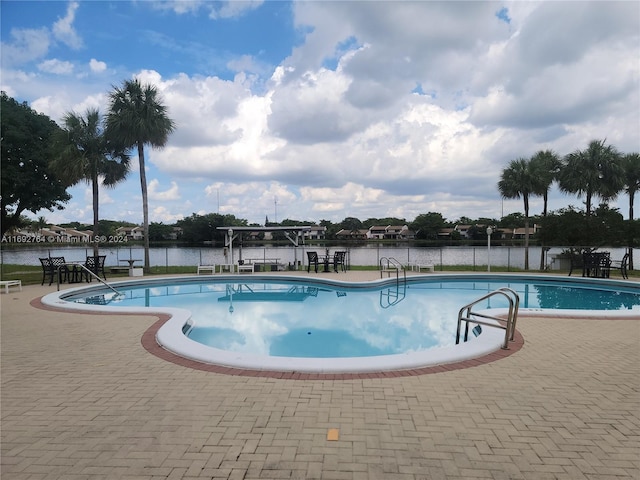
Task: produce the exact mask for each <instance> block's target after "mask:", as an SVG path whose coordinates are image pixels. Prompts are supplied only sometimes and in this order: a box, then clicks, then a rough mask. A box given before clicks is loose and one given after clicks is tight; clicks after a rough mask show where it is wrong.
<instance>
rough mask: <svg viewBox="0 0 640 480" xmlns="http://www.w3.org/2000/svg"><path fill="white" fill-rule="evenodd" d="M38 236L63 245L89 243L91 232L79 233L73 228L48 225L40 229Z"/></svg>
mask: <svg viewBox="0 0 640 480" xmlns="http://www.w3.org/2000/svg"><path fill="white" fill-rule="evenodd" d="M38 234H39V235H41V236H42V237H45V238H47V239H48V240H54V241H56V242H65V243H79V242H91V237H92V236H93V232H92V231H90V230H86V231H84V230H83V231H80V230H76V229H74V228H66V227H59V226H58V225H49V227H47V228H41V229H40V230H39V231H38Z"/></svg>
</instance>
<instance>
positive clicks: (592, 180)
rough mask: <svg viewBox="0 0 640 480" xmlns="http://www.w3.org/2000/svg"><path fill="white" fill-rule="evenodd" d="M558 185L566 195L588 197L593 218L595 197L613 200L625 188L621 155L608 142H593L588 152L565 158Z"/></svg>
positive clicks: (576, 152)
mask: <svg viewBox="0 0 640 480" xmlns="http://www.w3.org/2000/svg"><path fill="white" fill-rule="evenodd" d="M558 182H559V184H560V190H562V191H563V192H565V193H575V194H577V195H579V196H581V195H583V194H584V195H585V196H586V201H585V207H586V213H587V217H589V216H590V215H591V210H592V208H591V207H592V199H593V197H594V196H597V197H600V198H601V199H602V200H604V201H608V200H612V199H614V198H615V197H616V196H617V195H618V193H620V191H621V190H622V188H623V186H624V177H623V171H622V164H621V162H620V154H619V153H618V151H617V150H616V148H615V147H614V146H613V145H605V141H604V140H602V141H600V140H592V141H591V142H589V146H588V147H587V148H586V149H585V150H576V151H575V152H572V153H570V154H568V155H567V156H566V157H565V158H564V160H563V164H562V167H561V169H560V172H559V174H558Z"/></svg>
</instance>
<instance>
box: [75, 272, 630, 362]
mask: <svg viewBox="0 0 640 480" xmlns="http://www.w3.org/2000/svg"><path fill="white" fill-rule="evenodd" d="M421 278H423V277H421ZM541 278H542V277H541ZM541 278H537V279H533V280H532V279H530V278H525V277H523V278H522V279H519V278H518V277H516V278H510V279H509V280H508V281H505V280H504V279H500V278H493V277H487V278H486V279H476V278H474V279H471V280H466V279H459V278H453V277H450V278H447V279H442V277H440V278H439V279H428V278H427V279H424V278H423V279H422V280H419V281H418V280H413V279H412V280H411V281H407V282H406V283H400V284H396V283H395V282H390V283H386V284H384V285H381V284H378V285H375V286H373V285H369V286H365V285H363V284H356V285H353V284H346V283H345V284H335V282H333V283H326V282H322V283H313V282H312V283H309V281H308V280H305V281H304V282H302V281H300V280H285V279H283V278H279V279H277V280H271V279H269V280H264V279H260V280H254V279H250V278H248V279H247V280H246V281H244V279H242V280H239V279H238V278H237V277H234V278H233V280H231V279H226V280H218V281H211V280H208V281H206V282H203V281H201V280H197V281H195V280H194V281H191V282H177V283H175V284H168V285H151V286H144V285H142V286H139V287H133V288H130V289H125V288H124V287H123V286H118V290H119V291H121V292H123V293H124V298H120V297H118V298H115V296H114V295H113V294H111V293H99V294H96V293H95V292H94V293H92V295H90V296H87V295H86V294H84V296H80V297H77V298H67V299H73V300H74V301H76V302H80V303H104V304H107V303H108V304H109V305H117V306H123V307H177V308H184V309H188V310H189V311H190V312H191V320H190V322H189V325H188V327H186V328H184V329H183V330H184V333H186V334H187V335H188V337H189V338H190V339H191V340H193V341H195V342H199V343H202V344H204V345H207V346H210V347H214V348H217V349H221V350H225V351H230V352H244V353H250V354H256V355H264V356H271V357H274V356H275V357H298V358H304V357H307V358H348V357H371V356H384V355H397V354H404V353H409V352H418V351H423V350H428V349H432V348H434V347H445V346H450V345H453V344H454V343H455V334H456V328H457V315H458V311H459V310H460V308H461V307H462V306H463V305H465V304H467V303H470V302H472V301H474V300H476V299H477V298H479V297H481V296H482V295H484V294H486V293H488V292H491V291H493V290H495V289H497V288H501V287H509V288H511V289H513V290H515V291H516V292H517V293H518V295H519V296H520V307H521V308H529V309H540V308H542V309H572V310H573V309H575V310H608V311H611V310H631V311H635V312H638V313H640V289H638V288H637V287H636V286H629V287H623V286H621V285H620V283H615V284H611V285H608V284H606V283H605V282H602V283H597V284H590V283H585V282H581V281H578V280H579V279H576V281H571V282H569V283H568V282H567V280H563V281H553V280H542V279H541ZM480 307H481V308H486V309H496V308H500V309H503V308H506V307H507V303H506V300H505V299H502V298H501V297H493V298H491V299H490V300H487V301H486V302H485V303H484V304H483V305H481V306H480Z"/></svg>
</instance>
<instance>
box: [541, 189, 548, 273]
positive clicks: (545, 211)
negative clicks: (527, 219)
mask: <svg viewBox="0 0 640 480" xmlns="http://www.w3.org/2000/svg"><path fill="white" fill-rule="evenodd" d="M542 199H543V200H544V207H543V209H542V216H543V217H546V216H547V205H548V201H549V190H546V191H545V192H544V195H542ZM544 253H545V252H544V242H542V241H541V242H540V270H544Z"/></svg>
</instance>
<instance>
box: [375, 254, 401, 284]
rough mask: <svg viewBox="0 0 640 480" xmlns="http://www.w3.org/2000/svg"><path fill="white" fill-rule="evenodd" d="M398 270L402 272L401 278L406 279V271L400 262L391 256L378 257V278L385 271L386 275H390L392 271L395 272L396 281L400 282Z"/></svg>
mask: <svg viewBox="0 0 640 480" xmlns="http://www.w3.org/2000/svg"><path fill="white" fill-rule="evenodd" d="M400 272H402V277H403V278H402V279H403V280H404V281H406V280H407V272H406V271H405V270H404V267H403V266H402V264H401V263H400V262H399V261H398V260H396V259H395V258H393V257H382V258H381V259H380V278H382V276H383V275H384V274H385V273H386V274H387V276H388V277H391V274H392V273H395V274H396V282H397V283H399V282H400Z"/></svg>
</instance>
